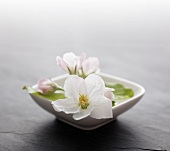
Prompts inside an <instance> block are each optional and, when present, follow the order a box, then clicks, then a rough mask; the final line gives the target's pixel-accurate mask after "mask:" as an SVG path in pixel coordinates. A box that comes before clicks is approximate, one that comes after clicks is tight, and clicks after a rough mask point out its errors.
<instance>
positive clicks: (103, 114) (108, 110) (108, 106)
mask: <svg viewBox="0 0 170 151" xmlns="http://www.w3.org/2000/svg"><path fill="white" fill-rule="evenodd" d="M90 117H92V118H96V119H102V118H112V117H113V112H112V102H111V100H109V99H108V98H106V97H103V98H101V99H100V100H98V104H96V106H95V107H94V109H93V111H92V112H91V114H90Z"/></svg>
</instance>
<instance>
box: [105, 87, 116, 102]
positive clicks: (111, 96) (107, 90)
mask: <svg viewBox="0 0 170 151" xmlns="http://www.w3.org/2000/svg"><path fill="white" fill-rule="evenodd" d="M113 90H114V89H112V88H107V87H106V88H105V92H104V96H105V97H106V98H108V99H110V100H113V99H114V94H113Z"/></svg>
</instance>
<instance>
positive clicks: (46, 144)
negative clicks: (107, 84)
mask: <svg viewBox="0 0 170 151" xmlns="http://www.w3.org/2000/svg"><path fill="white" fill-rule="evenodd" d="M153 2H154V3H153ZM1 3H2V2H1ZM88 3H90V1H89V2H87V3H77V4H76V3H74V4H72V6H70V5H71V3H68V4H66V3H64V2H63V3H62V2H60V3H59V2H56V3H55V2H54V1H53V2H51V3H48V4H47V3H45V2H41V3H40V2H38V1H36V2H35V3H34V1H29V2H26V3H22V2H21V1H20V2H19V1H15V3H14V2H12V1H11V3H7V2H4V3H2V4H1V5H0V7H1V9H0V17H1V19H2V22H1V24H0V32H1V34H0V79H1V80H0V93H1V94H0V150H1V151H20V150H21V151H53V150H57V151H70V150H73V151H79V150H81V151H89V150H90V151H91V150H98V151H112V150H115V151H116V150H118V151H119V150H127V151H128V150H130V151H136V150H137V151H141V150H158V151H160V150H167V151H168V150H170V86H169V83H170V44H169V40H170V36H169V32H170V31H169V25H170V22H169V14H170V12H169V3H168V1H167V2H165V1H164V2H161V1H159V2H157V1H149V2H148V3H146V4H145V3H144V2H143V1H138V3H133V2H132V1H128V2H125V3H124V4H123V3H121V2H117V3H115V4H114V5H113V4H110V3H104V2H103V3H101V2H100V3H97V5H96V3H91V4H88ZM33 4H34V5H33ZM72 8H73V9H72ZM122 9H123V10H124V11H123V12H122ZM87 12H88V13H87ZM67 51H74V52H75V53H77V54H79V53H81V52H83V51H85V52H87V54H88V56H97V57H99V59H100V61H101V68H102V71H103V72H106V73H109V74H113V75H117V76H120V77H123V78H126V79H129V80H131V81H134V82H137V83H139V84H141V85H143V86H144V87H145V89H146V94H145V96H144V97H143V98H142V100H141V101H140V102H139V103H138V104H137V105H136V106H135V107H133V108H132V109H131V110H129V111H128V112H126V113H124V114H122V115H121V116H119V117H118V118H117V120H116V121H114V122H112V123H110V124H108V125H106V126H103V127H101V128H99V129H97V130H94V131H82V130H78V129H76V128H74V127H71V126H69V125H67V124H64V123H62V122H60V121H58V120H57V119H56V118H55V117H54V116H53V115H51V114H49V113H47V112H46V111H44V110H43V109H41V108H40V107H39V106H38V105H37V104H36V103H35V102H34V101H33V100H32V99H31V98H30V97H29V95H28V94H27V93H26V92H24V91H23V90H22V87H23V86H24V85H33V84H35V83H36V82H37V80H38V79H39V78H42V77H55V76H58V75H61V74H63V73H64V72H63V71H62V70H61V69H60V68H59V67H57V65H56V62H55V58H56V56H57V55H62V54H63V53H64V52H67Z"/></svg>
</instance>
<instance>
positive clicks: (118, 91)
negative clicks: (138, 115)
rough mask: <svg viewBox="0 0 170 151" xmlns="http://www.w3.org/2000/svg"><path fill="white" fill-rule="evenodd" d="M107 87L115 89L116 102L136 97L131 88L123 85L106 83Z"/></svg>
mask: <svg viewBox="0 0 170 151" xmlns="http://www.w3.org/2000/svg"><path fill="white" fill-rule="evenodd" d="M105 85H106V87H109V88H113V89H114V91H113V93H114V95H115V100H125V99H128V98H131V97H133V96H134V91H133V90H132V89H130V88H125V87H124V86H123V85H122V84H119V83H118V84H113V83H106V84H105Z"/></svg>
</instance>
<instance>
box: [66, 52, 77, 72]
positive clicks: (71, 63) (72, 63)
mask: <svg viewBox="0 0 170 151" xmlns="http://www.w3.org/2000/svg"><path fill="white" fill-rule="evenodd" d="M63 60H64V62H65V63H66V64H67V65H68V67H69V69H70V71H72V72H74V71H75V67H76V65H77V63H78V61H79V58H78V56H76V55H75V54H74V53H72V52H69V53H65V54H64V55H63Z"/></svg>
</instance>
